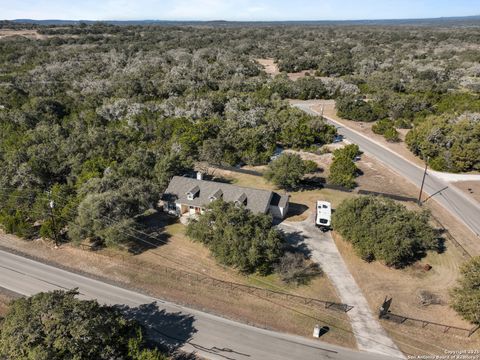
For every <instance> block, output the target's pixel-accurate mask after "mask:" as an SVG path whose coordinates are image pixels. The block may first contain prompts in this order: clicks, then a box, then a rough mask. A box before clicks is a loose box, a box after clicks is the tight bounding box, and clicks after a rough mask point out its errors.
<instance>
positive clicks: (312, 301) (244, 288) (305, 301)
mask: <svg viewBox="0 0 480 360" xmlns="http://www.w3.org/2000/svg"><path fill="white" fill-rule="evenodd" d="M156 267H157V268H158V269H159V270H160V271H162V272H163V273H164V274H165V275H167V276H169V277H171V278H173V279H175V280H189V281H194V282H196V283H199V284H209V285H211V286H215V287H221V288H223V289H225V290H229V291H238V292H242V293H247V294H250V295H255V296H263V297H265V298H268V299H278V300H287V301H289V302H293V303H297V304H300V305H309V306H312V307H320V308H322V309H329V310H334V311H340V312H344V313H346V312H348V311H350V310H351V309H353V306H351V305H348V304H344V303H337V302H333V301H328V300H322V299H317V298H309V297H304V296H300V295H294V294H290V293H287V292H282V291H276V290H271V289H266V288H260V287H256V286H252V285H245V284H240V283H235V282H231V281H226V280H220V279H217V278H214V277H212V276H208V275H201V274H198V273H192V272H188V271H184V270H179V269H175V268H172V267H168V266H163V265H157V266H156Z"/></svg>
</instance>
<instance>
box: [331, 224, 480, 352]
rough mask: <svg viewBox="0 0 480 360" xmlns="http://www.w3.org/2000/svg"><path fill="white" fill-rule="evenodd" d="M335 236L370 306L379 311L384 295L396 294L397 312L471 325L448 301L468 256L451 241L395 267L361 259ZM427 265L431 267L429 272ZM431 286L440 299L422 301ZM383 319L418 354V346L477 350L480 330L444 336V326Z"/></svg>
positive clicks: (392, 333) (402, 344)
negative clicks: (468, 334)
mask: <svg viewBox="0 0 480 360" xmlns="http://www.w3.org/2000/svg"><path fill="white" fill-rule="evenodd" d="M334 239H335V242H336V244H337V247H338V249H339V250H340V252H341V254H342V257H343V259H344V260H345V262H346V263H347V266H348V268H349V270H350V272H351V274H352V275H353V277H354V278H355V280H356V281H357V283H358V284H359V286H360V287H361V288H362V290H363V293H364V295H365V296H366V298H367V300H368V302H369V304H370V307H371V309H372V311H378V310H377V309H378V308H379V307H380V306H381V304H382V302H383V300H384V299H385V297H386V296H388V297H392V298H393V302H392V307H391V308H390V309H391V311H392V312H393V313H396V314H399V315H406V316H409V317H414V318H418V319H422V320H427V321H433V322H437V323H442V324H446V325H452V326H457V327H461V328H467V329H469V328H472V327H473V325H472V324H470V323H468V322H466V321H463V320H462V319H461V318H460V317H459V316H458V315H457V314H456V313H455V311H454V310H452V309H451V308H450V307H449V305H448V302H449V295H448V291H449V289H450V288H452V287H453V286H455V284H456V278H457V275H458V267H459V266H460V265H461V264H462V262H463V261H464V259H463V257H462V255H461V254H460V253H459V252H458V251H457V249H456V248H455V247H453V246H449V245H448V244H447V249H446V251H445V252H444V253H443V254H436V253H429V254H428V256H427V257H426V258H424V259H422V260H421V261H420V262H419V263H417V264H414V265H412V266H411V267H408V268H406V269H402V270H398V269H391V268H388V267H386V266H384V265H382V264H381V263H379V262H373V263H366V262H364V261H363V260H361V259H360V258H359V257H358V256H357V255H355V252H354V250H353V248H352V246H351V245H350V244H349V243H347V242H346V241H344V240H343V239H342V238H341V236H339V235H338V234H336V233H334ZM424 264H430V265H431V266H432V269H431V270H430V271H425V270H424V269H423V267H422V265H424ZM421 291H428V292H429V293H430V294H433V296H435V297H436V298H437V299H438V301H439V303H440V304H436V305H429V306H424V305H422V304H421V302H420V299H419V297H418V296H419V294H420V292H421ZM382 324H383V325H384V327H385V329H386V330H387V331H388V333H389V334H390V336H391V337H392V338H393V339H394V340H396V341H397V345H398V346H399V347H400V348H401V349H402V351H404V352H406V353H407V354H418V348H420V349H422V350H424V351H425V353H436V354H442V353H443V352H442V351H443V350H442V349H451V350H453V349H456V350H462V349H478V348H479V347H480V334H478V333H476V334H474V335H473V336H472V337H470V338H467V337H466V336H463V335H462V334H460V333H456V332H455V331H450V334H449V335H448V336H445V334H444V333H443V329H438V328H437V329H436V330H435V328H433V327H430V328H429V327H427V328H425V329H421V328H418V327H415V326H412V325H397V324H395V323H392V322H389V321H386V320H382Z"/></svg>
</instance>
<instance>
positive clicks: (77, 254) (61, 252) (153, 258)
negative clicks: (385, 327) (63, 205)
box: [2, 223, 355, 347]
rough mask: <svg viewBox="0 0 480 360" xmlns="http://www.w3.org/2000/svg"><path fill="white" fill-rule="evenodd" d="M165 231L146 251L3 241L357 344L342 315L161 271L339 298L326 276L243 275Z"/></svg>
mask: <svg viewBox="0 0 480 360" xmlns="http://www.w3.org/2000/svg"><path fill="white" fill-rule="evenodd" d="M165 232H166V233H168V234H169V235H170V236H169V238H168V243H167V244H166V245H163V246H159V247H158V248H156V249H150V250H146V251H145V252H144V253H142V254H140V255H132V254H129V253H127V252H123V251H119V250H112V249H105V250H100V251H97V252H90V251H85V250H81V249H79V248H76V247H74V246H71V245H63V246H62V247H61V248H60V249H57V250H55V249H53V247H52V246H51V244H50V243H48V242H45V241H43V240H37V241H33V242H26V241H22V240H19V239H17V238H15V237H13V236H2V245H3V246H6V247H9V248H13V249H16V250H18V251H22V252H25V253H27V254H30V255H32V256H35V257H37V258H40V259H43V260H46V261H49V262H53V263H55V264H60V265H62V266H67V267H68V268H70V269H74V270H79V271H82V272H85V273H87V274H91V275H94V276H100V277H102V278H106V279H109V280H112V281H115V282H119V283H121V284H124V285H125V286H128V287H130V288H134V289H139V290H142V291H146V292H148V293H150V294H152V295H153V296H156V297H159V298H162V299H165V300H170V301H173V302H176V303H180V304H184V305H187V306H192V307H195V308H197V309H200V310H204V311H208V312H211V313H214V314H218V315H222V316H225V317H227V318H231V319H234V320H239V321H242V322H245V323H248V324H253V325H256V326H259V327H265V328H269V329H273V330H277V331H282V332H288V333H294V334H298V335H303V336H311V331H312V329H313V326H314V325H315V324H328V325H329V326H330V327H331V331H330V332H329V333H327V334H326V335H325V336H324V337H322V340H324V341H327V342H330V343H333V344H338V345H342V346H349V347H355V340H354V337H353V335H352V334H351V332H350V325H349V322H348V319H347V316H346V315H345V314H342V313H337V312H333V311H330V310H325V309H322V308H312V307H310V306H304V305H300V304H298V303H293V302H291V301H288V300H285V299H268V298H264V296H261V297H257V296H254V295H250V294H247V293H244V292H241V291H238V290H231V289H229V288H226V287H219V286H213V285H212V284H211V283H210V282H208V281H206V282H202V283H199V282H197V281H193V280H189V279H185V278H177V277H175V276H174V275H172V274H171V273H165V272H164V271H163V269H164V268H163V266H168V267H170V268H174V269H179V270H185V271H189V272H198V273H200V274H205V275H209V276H213V277H216V278H219V279H223V280H227V281H233V282H237V283H243V284H247V285H254V286H257V287H262V288H267V289H272V290H279V291H288V292H290V293H295V294H298V295H303V296H308V297H310V296H311V297H315V298H319V299H325V300H330V301H336V302H338V301H339V299H338V297H337V296H336V294H335V290H334V289H333V287H332V285H331V284H330V282H329V281H328V279H327V278H326V277H320V278H318V279H315V280H314V281H313V282H312V283H311V284H310V286H308V287H301V288H295V287H291V286H286V285H285V284H283V283H282V282H281V281H280V280H279V279H278V278H277V277H276V276H274V275H272V276H269V277H260V276H252V277H245V276H242V275H240V274H238V273H237V272H235V271H234V270H232V269H229V268H223V267H222V266H219V265H218V264H217V263H216V262H215V261H214V259H212V258H211V256H210V253H209V251H208V250H207V249H205V248H204V247H203V246H202V245H200V244H197V243H193V242H191V241H190V240H188V239H187V238H186V237H185V235H184V227H183V225H180V224H177V223H174V224H171V225H168V226H167V227H166V229H165Z"/></svg>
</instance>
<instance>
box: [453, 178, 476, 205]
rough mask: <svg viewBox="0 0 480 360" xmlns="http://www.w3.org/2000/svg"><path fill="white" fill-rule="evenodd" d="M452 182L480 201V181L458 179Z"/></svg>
mask: <svg viewBox="0 0 480 360" xmlns="http://www.w3.org/2000/svg"><path fill="white" fill-rule="evenodd" d="M451 184H452V185H453V186H455V187H457V188H459V189H460V190H462V191H463V192H465V193H466V194H467V195H468V196H470V197H471V198H473V199H475V200H476V201H477V202H480V181H458V182H454V183H451Z"/></svg>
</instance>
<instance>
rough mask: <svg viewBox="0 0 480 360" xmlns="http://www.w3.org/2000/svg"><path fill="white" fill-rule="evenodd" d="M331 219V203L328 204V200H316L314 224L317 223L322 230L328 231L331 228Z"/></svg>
mask: <svg viewBox="0 0 480 360" xmlns="http://www.w3.org/2000/svg"><path fill="white" fill-rule="evenodd" d="M331 221H332V204H330V203H329V202H328V201H317V212H316V216H315V225H317V226H318V227H319V228H320V229H321V230H323V231H328V230H330V229H331Z"/></svg>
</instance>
